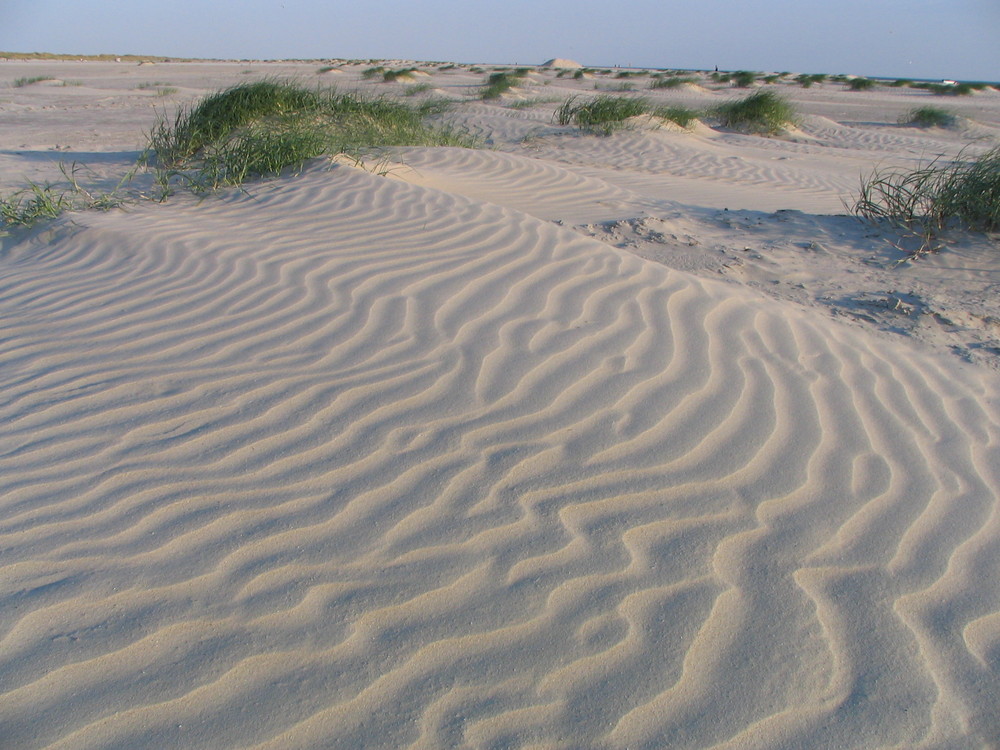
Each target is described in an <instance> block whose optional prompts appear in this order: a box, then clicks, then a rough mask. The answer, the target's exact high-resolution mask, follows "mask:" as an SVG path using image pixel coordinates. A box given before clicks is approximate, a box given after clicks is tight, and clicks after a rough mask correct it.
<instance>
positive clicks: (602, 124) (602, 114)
mask: <svg viewBox="0 0 1000 750" xmlns="http://www.w3.org/2000/svg"><path fill="white" fill-rule="evenodd" d="M639 115H649V116H650V117H655V118H660V119H663V120H668V121H670V122H673V123H676V124H677V125H680V126H681V127H683V128H688V127H690V126H691V124H692V123H694V122H695V120H697V119H698V118H699V117H700V116H701V113H700V112H698V111H696V110H693V109H688V108H686V107H678V106H672V105H654V104H653V103H651V102H650V101H649V100H648V99H644V98H642V97H626V96H611V95H609V94H603V95H601V96H597V97H595V98H593V99H581V98H580V97H575V96H574V97H571V98H570V99H567V100H566V101H565V102H563V104H562V106H561V107H559V108H558V109H557V110H556V112H555V115H554V119H555V121H556V123H558V124H559V125H576V126H577V127H579V128H581V129H582V130H586V131H589V132H592V133H598V134H600V135H611V134H612V133H614V132H615V131H617V130H621V129H623V128H626V127H628V121H629V119H630V118H633V117H637V116H639Z"/></svg>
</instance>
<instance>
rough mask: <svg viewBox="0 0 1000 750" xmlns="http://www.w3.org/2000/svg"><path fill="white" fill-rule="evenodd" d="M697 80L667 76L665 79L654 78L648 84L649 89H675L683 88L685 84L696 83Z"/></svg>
mask: <svg viewBox="0 0 1000 750" xmlns="http://www.w3.org/2000/svg"><path fill="white" fill-rule="evenodd" d="M697 82H698V79H697V78H691V77H688V76H668V77H666V78H654V79H653V80H652V81H651V82H650V84H649V88H651V89H676V88H680V87H681V86H683V85H684V84H685V83H697Z"/></svg>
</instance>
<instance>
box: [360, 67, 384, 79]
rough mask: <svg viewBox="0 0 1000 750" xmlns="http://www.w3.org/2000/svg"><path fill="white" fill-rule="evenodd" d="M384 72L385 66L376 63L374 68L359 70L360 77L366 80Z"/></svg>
mask: <svg viewBox="0 0 1000 750" xmlns="http://www.w3.org/2000/svg"><path fill="white" fill-rule="evenodd" d="M384 74H385V67H384V66H382V65H376V66H375V67H374V68H367V69H366V70H363V71H362V72H361V77H362V78H364V79H365V80H366V81H367V80H369V79H372V78H378V77H379V76H380V75H384Z"/></svg>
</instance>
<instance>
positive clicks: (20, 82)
mask: <svg viewBox="0 0 1000 750" xmlns="http://www.w3.org/2000/svg"><path fill="white" fill-rule="evenodd" d="M54 80H56V79H55V78H53V77H52V76H32V77H31V78H15V79H14V88H16V89H20V88H24V87H25V86H30V85H31V84H33V83H42V82H43V81H54Z"/></svg>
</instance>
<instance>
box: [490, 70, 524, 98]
mask: <svg viewBox="0 0 1000 750" xmlns="http://www.w3.org/2000/svg"><path fill="white" fill-rule="evenodd" d="M527 75H528V69H527V68H519V69H518V70H514V71H507V70H501V71H498V72H496V73H491V74H490V75H489V77H488V78H487V79H486V85H485V86H483V88H482V90H481V91H480V92H479V95H480V97H481V98H482V99H499V98H500V97H501V96H502V95H503V94H506V93H507V92H508V91H510V90H511V89H512V88H514V87H515V86H518V85H519V84H521V83H522V82H523V81H524V78H525V76H527Z"/></svg>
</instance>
